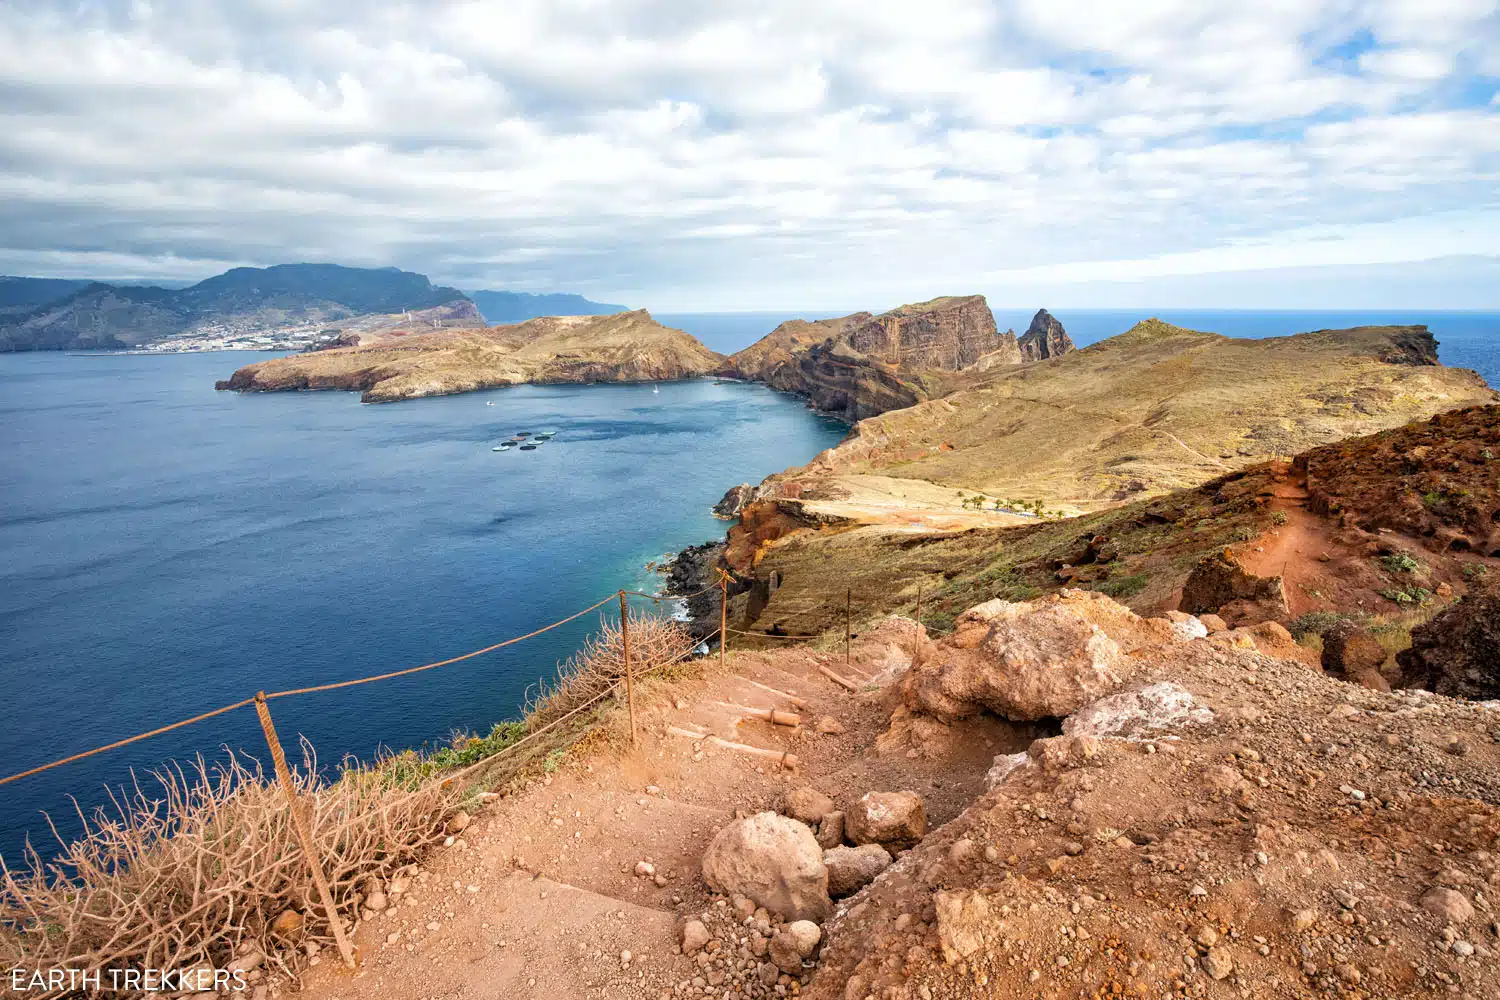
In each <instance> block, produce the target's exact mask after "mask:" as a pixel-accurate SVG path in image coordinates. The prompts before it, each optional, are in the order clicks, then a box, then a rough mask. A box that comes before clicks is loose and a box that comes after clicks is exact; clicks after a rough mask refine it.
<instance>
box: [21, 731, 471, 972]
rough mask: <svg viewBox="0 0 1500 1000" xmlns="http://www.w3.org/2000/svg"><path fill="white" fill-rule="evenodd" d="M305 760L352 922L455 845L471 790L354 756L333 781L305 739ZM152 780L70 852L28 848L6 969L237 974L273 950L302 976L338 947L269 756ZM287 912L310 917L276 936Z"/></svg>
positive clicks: (105, 814) (339, 895)
mask: <svg viewBox="0 0 1500 1000" xmlns="http://www.w3.org/2000/svg"><path fill="white" fill-rule="evenodd" d="M303 756H304V765H305V766H304V768H303V769H301V770H299V771H294V772H293V780H294V782H295V783H296V786H297V791H298V793H299V794H300V796H301V799H302V802H303V803H304V807H305V808H307V815H308V818H309V820H310V826H311V828H312V831H313V839H314V842H315V845H316V849H317V852H318V855H319V857H320V858H321V860H322V863H323V866H324V873H325V874H326V875H327V876H328V880H329V883H330V887H331V889H332V892H333V898H334V902H335V904H336V905H337V908H338V911H339V913H340V914H342V919H344V920H345V923H346V926H349V925H351V924H352V922H353V919H354V915H355V914H356V912H357V910H358V905H359V895H358V893H359V891H360V887H361V886H362V885H363V883H364V881H365V879H366V878H368V877H370V876H372V875H373V876H386V875H389V874H390V873H391V872H393V871H394V870H396V869H397V868H399V867H401V866H403V865H406V864H408V863H410V862H412V861H414V860H416V858H417V856H418V853H419V852H420V850H421V849H422V848H423V847H425V846H426V845H428V844H430V843H431V842H433V841H434V840H437V839H440V838H441V837H442V836H443V833H442V824H443V820H444V818H445V816H446V815H447V813H448V812H449V811H450V810H451V809H452V808H453V807H454V805H455V804H456V803H457V801H458V800H459V797H460V795H461V794H462V790H461V789H460V788H458V787H456V786H449V787H445V785H448V783H447V782H445V781H442V780H440V779H438V780H431V781H426V782H423V783H422V784H421V785H420V786H418V787H417V788H416V789H415V790H400V789H395V788H393V787H392V784H391V781H390V778H389V775H387V774H385V773H383V772H382V770H381V767H380V764H379V763H377V764H375V765H372V766H360V765H357V764H350V765H348V766H346V767H345V768H344V769H342V771H341V772H340V775H339V777H338V779H337V780H335V781H333V782H332V783H331V784H326V783H322V782H320V781H319V779H318V778H317V768H316V761H315V760H314V758H313V755H312V752H311V748H310V746H308V745H307V744H305V743H304V745H303ZM151 778H152V780H150V781H148V782H147V786H146V787H145V788H142V787H141V783H140V782H139V781H137V782H136V783H135V784H134V787H133V788H132V789H131V790H130V791H129V792H122V793H121V794H120V795H115V794H114V793H111V805H110V806H109V807H108V808H104V807H101V808H100V809H98V810H97V811H96V812H95V814H94V815H93V816H92V817H85V816H84V815H83V813H82V812H81V811H80V813H79V818H80V819H82V820H83V821H84V826H85V831H86V832H85V834H84V835H83V836H81V837H80V838H78V839H76V840H72V841H67V842H63V841H62V840H61V838H60V837H59V841H60V843H61V844H62V851H61V853H60V854H59V855H58V856H57V857H56V858H55V859H53V860H51V861H43V859H42V857H41V855H40V854H39V852H37V851H36V850H35V849H34V848H30V847H29V845H28V851H27V857H26V867H25V869H24V870H21V871H13V870H10V869H9V868H8V867H7V868H6V869H5V871H4V873H3V875H4V885H3V886H0V965H3V967H4V968H5V969H7V970H8V969H10V968H14V967H18V966H19V967H24V968H28V969H37V968H42V969H45V968H49V967H68V968H80V969H101V968H132V967H133V968H158V969H161V968H191V967H202V966H213V967H215V968H225V967H227V966H228V965H229V964H230V961H231V959H232V958H234V957H236V956H240V955H243V954H245V953H247V952H249V951H251V950H258V951H259V952H260V953H261V954H262V955H263V956H265V958H266V964H268V965H270V966H272V967H275V966H277V965H279V966H280V967H281V968H282V969H283V970H285V971H287V972H290V971H291V970H292V969H293V968H295V966H296V965H297V963H298V957H299V954H300V949H302V948H303V947H305V945H306V944H307V943H308V942H310V941H316V942H319V943H320V944H327V943H329V942H331V941H332V930H331V928H330V927H329V925H328V921H327V920H326V917H325V914H324V912H323V909H322V907H321V906H320V905H317V903H318V901H317V894H316V890H315V889H314V888H313V885H312V879H311V876H310V874H309V872H308V867H307V861H306V859H305V857H304V856H303V852H302V848H301V845H300V843H299V842H298V840H297V837H296V833H295V830H294V829H293V827H292V824H291V821H290V817H289V816H288V813H287V804H286V799H285V798H284V796H283V793H282V791H281V788H280V786H279V785H278V784H276V783H275V781H274V780H267V778H266V776H265V775H264V774H263V772H262V770H261V766H260V764H259V763H258V762H255V761H254V760H253V759H250V758H245V757H241V756H239V755H236V754H233V753H230V754H228V757H227V760H225V761H224V762H221V763H216V764H213V765H209V764H207V763H205V762H204V761H203V759H202V758H199V759H198V761H197V763H196V765H195V766H193V767H191V768H188V769H186V770H184V769H181V768H176V769H169V770H163V771H160V772H153V773H152V776H151ZM53 832H54V834H55V833H56V830H55V828H54V831H53ZM288 909H291V910H297V911H299V912H301V913H302V915H303V918H304V919H303V920H302V922H301V926H300V928H299V929H298V930H297V931H296V932H295V933H294V934H292V935H291V936H290V937H289V938H285V939H283V938H277V937H275V936H274V935H273V934H272V932H271V925H272V923H273V922H274V921H275V919H276V917H277V915H278V914H280V913H282V912H283V911H285V910H288ZM104 981H105V982H106V983H107V982H108V981H109V980H108V976H107V975H106V977H105V980H104Z"/></svg>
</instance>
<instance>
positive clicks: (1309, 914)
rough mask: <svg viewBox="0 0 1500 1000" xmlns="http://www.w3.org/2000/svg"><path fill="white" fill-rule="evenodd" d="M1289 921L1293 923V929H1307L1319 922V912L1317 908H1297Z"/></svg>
mask: <svg viewBox="0 0 1500 1000" xmlns="http://www.w3.org/2000/svg"><path fill="white" fill-rule="evenodd" d="M1289 921H1290V923H1291V925H1292V930H1294V931H1305V930H1307V929H1308V928H1310V927H1312V926H1313V925H1314V924H1316V923H1317V922H1318V912H1317V911H1316V910H1296V911H1294V912H1293V913H1292V914H1291V915H1290V917H1289Z"/></svg>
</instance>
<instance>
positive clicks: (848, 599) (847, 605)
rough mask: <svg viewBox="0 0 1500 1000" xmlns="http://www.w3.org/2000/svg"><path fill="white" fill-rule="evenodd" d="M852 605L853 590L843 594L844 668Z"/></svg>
mask: <svg viewBox="0 0 1500 1000" xmlns="http://www.w3.org/2000/svg"><path fill="white" fill-rule="evenodd" d="M853 605H854V588H853V587H850V588H849V589H848V590H847V591H845V593H844V666H846V667H847V666H848V665H849V612H850V610H851V609H852V607H853Z"/></svg>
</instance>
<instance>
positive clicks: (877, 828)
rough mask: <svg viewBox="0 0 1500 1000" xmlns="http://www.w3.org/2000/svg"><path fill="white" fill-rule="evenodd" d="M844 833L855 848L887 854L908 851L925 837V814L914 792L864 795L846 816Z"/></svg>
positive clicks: (919, 797)
mask: <svg viewBox="0 0 1500 1000" xmlns="http://www.w3.org/2000/svg"><path fill="white" fill-rule="evenodd" d="M844 832H845V833H846V834H847V835H848V837H849V839H850V840H852V841H854V843H856V844H879V845H880V846H882V847H884V848H885V849H886V850H888V851H892V852H894V851H899V850H903V849H905V848H908V847H911V846H913V845H914V844H916V842H917V841H919V840H921V839H922V838H923V837H924V836H926V834H927V810H926V809H925V808H923V806H922V796H920V795H918V794H917V793H916V792H866V793H865V794H864V797H863V798H861V799H860V800H859V801H858V802H856V803H854V805H853V806H852V807H851V808H850V809H849V810H848V811H847V812H846V814H845V816H844Z"/></svg>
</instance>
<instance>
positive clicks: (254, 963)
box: [226, 948, 266, 973]
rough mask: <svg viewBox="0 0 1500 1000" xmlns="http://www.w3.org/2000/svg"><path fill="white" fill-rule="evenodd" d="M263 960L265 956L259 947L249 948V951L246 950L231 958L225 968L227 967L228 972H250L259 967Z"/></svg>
mask: <svg viewBox="0 0 1500 1000" xmlns="http://www.w3.org/2000/svg"><path fill="white" fill-rule="evenodd" d="M265 960H266V956H265V953H264V952H262V951H261V950H260V949H259V948H251V949H250V950H249V951H246V952H244V953H243V954H241V955H237V956H236V957H235V958H233V959H231V960H230V962H229V965H228V966H226V968H228V969H229V971H230V972H239V973H245V972H251V971H253V970H255V969H258V968H260V965H261V963H262V962H264V961H265Z"/></svg>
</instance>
